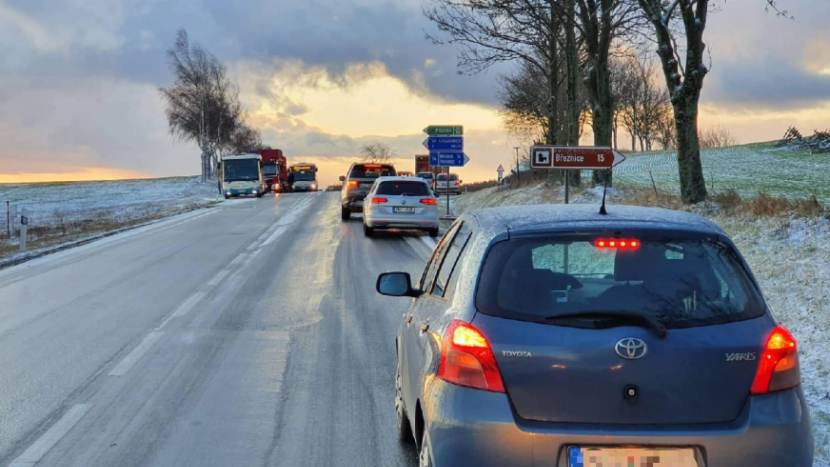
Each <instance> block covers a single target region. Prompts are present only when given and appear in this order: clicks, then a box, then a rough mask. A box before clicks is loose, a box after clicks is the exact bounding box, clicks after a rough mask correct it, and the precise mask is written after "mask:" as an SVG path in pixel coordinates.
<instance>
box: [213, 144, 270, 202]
mask: <svg viewBox="0 0 830 467" xmlns="http://www.w3.org/2000/svg"><path fill="white" fill-rule="evenodd" d="M220 180H221V181H222V194H224V195H225V199H228V198H230V197H231V196H239V195H254V196H256V197H257V198H261V197H262V194H263V193H265V181H264V179H263V178H262V156H260V155H259V154H235V155H232V156H225V157H224V158H222V170H221V174H220Z"/></svg>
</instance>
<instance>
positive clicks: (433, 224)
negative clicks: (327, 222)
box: [363, 177, 439, 237]
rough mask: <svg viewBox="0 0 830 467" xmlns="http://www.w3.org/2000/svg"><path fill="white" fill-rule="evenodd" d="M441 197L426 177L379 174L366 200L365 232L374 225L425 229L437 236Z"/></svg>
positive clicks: (364, 207) (379, 227)
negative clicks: (380, 175)
mask: <svg viewBox="0 0 830 467" xmlns="http://www.w3.org/2000/svg"><path fill="white" fill-rule="evenodd" d="M438 227H439V221H438V200H437V199H436V198H435V196H433V194H432V191H431V190H430V189H429V185H428V184H427V182H426V181H425V180H422V179H419V178H412V177H380V178H378V179H377V181H375V184H374V185H372V189H371V191H369V194H368V195H366V199H365V200H364V202H363V233H364V234H366V236H367V237H371V236H372V235H374V233H375V229H414V230H425V231H427V232H429V235H430V236H431V237H437V236H438Z"/></svg>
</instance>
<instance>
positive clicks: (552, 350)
mask: <svg viewBox="0 0 830 467" xmlns="http://www.w3.org/2000/svg"><path fill="white" fill-rule="evenodd" d="M608 211H609V212H608V214H607V215H601V214H598V212H597V209H596V207H595V206H590V205H570V206H561V205H560V206H550V205H547V206H527V207H519V206H513V207H508V208H496V209H483V210H480V211H472V212H468V213H465V214H464V215H462V216H461V217H460V218H459V219H458V220H457V221H456V222H455V223H454V225H453V226H452V227H450V229H449V230H448V231H447V233H446V235H444V237H443V239H442V240H441V241H440V242H439V243H438V246H437V247H436V249H435V251H434V253H433V255H432V258H430V260H429V261H428V262H427V265H426V268H425V269H424V272H423V275H422V276H421V278H420V280H418V281H417V282H416V283H414V284H413V283H411V282H410V278H409V274H407V273H405V272H400V273H386V274H382V275H381V276H380V277H379V278H378V281H377V290H378V292H380V293H382V294H385V295H392V296H404V297H411V305H410V308H409V311H408V312H407V313H406V314H405V315H404V316H403V320H402V321H401V324H400V328H399V331H398V335H397V338H396V346H397V348H396V352H395V354H394V355H395V356H397V361H398V364H397V375H396V384H395V389H396V398H395V407H396V409H397V420H398V435H399V436H400V437H401V438H402V439H404V440H406V441H413V442H415V443H416V446H417V448H418V451H419V452H420V465H421V467H426V466H432V467H497V466H508V465H509V466H512V467H587V466H599V465H602V466H619V465H622V466H644V465H650V466H673V467H678V466H686V467H691V466H694V467H779V466H787V467H810V466H812V465H813V449H814V447H813V436H812V431H811V428H810V412H809V409H808V406H807V403H806V401H805V398H804V394H803V391H802V389H801V375H800V372H799V363H798V344H797V342H796V340H795V338H794V337H793V336H792V335H791V334H790V333H789V332H788V331H787V329H785V328H784V327H783V326H782V325H781V324H779V323H778V322H777V321H776V320H775V318H774V317H773V315H772V314H771V313H770V311H769V309H768V308H767V305H766V303H765V301H764V296H763V294H762V292H761V290H760V287H759V285H758V282H757V281H756V280H755V279H754V278H753V277H752V273H751V272H750V270H749V267H748V266H747V264H746V262H745V261H744V259H743V258H742V257H741V255H740V253H739V252H738V250H737V248H736V247H735V245H734V244H733V243H732V241H731V240H730V239H729V237H728V236H727V235H726V233H724V232H723V230H721V229H720V228H719V227H717V226H716V225H714V224H713V223H711V222H709V221H707V220H705V219H703V218H700V217H698V216H695V215H693V214H689V213H684V212H679V211H668V210H662V209H651V208H640V207H631V206H614V207H612V208H610V209H608Z"/></svg>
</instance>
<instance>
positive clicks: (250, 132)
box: [227, 123, 269, 154]
mask: <svg viewBox="0 0 830 467" xmlns="http://www.w3.org/2000/svg"><path fill="white" fill-rule="evenodd" d="M227 149H228V152H231V153H235V154H244V153H247V152H250V151H251V150H252V149H269V148H266V147H264V146H263V144H262V135H261V134H260V132H259V130H257V129H255V128H251V127H250V126H248V125H246V124H244V123H243V124H241V125H239V126H238V127H237V128H236V129H235V130H234V132H233V133H231V135H230V139H229V141H228V142H227Z"/></svg>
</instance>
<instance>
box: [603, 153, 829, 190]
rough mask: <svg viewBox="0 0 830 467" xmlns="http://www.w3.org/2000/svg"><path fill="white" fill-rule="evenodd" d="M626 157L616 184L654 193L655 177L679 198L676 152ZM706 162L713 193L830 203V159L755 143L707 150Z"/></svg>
mask: <svg viewBox="0 0 830 467" xmlns="http://www.w3.org/2000/svg"><path fill="white" fill-rule="evenodd" d="M625 157H626V160H625V162H623V163H622V164H620V165H619V166H617V167H616V168H615V169H614V180H615V181H617V182H620V183H622V184H625V185H627V186H635V187H644V188H651V186H652V184H651V177H650V176H649V171H651V174H652V175H653V176H654V183H655V185H657V188H658V190H661V191H665V192H667V193H674V194H677V193H679V190H678V187H679V181H678V180H679V175H678V172H677V151H659V152H646V153H630V154H626V155H625ZM701 162H702V164H703V176H704V177H705V178H706V187H707V189H709V190H710V191H724V190H727V189H730V188H731V189H735V190H737V191H738V192H739V193H740V194H741V195H743V196H747V195H754V194H756V193H758V192H766V193H769V194H772V195H784V196H789V197H796V198H806V197H809V196H811V195H814V196H816V198H818V199H820V200H822V201H824V202H825V203H830V184H828V183H827V182H828V180H829V179H830V176H828V173H830V154H810V153H809V152H808V151H804V150H793V149H787V148H777V147H775V145H774V144H773V143H755V144H748V145H744V146H733V147H728V148H718V149H705V150H702V151H701ZM713 187H714V190H712V188H713Z"/></svg>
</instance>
